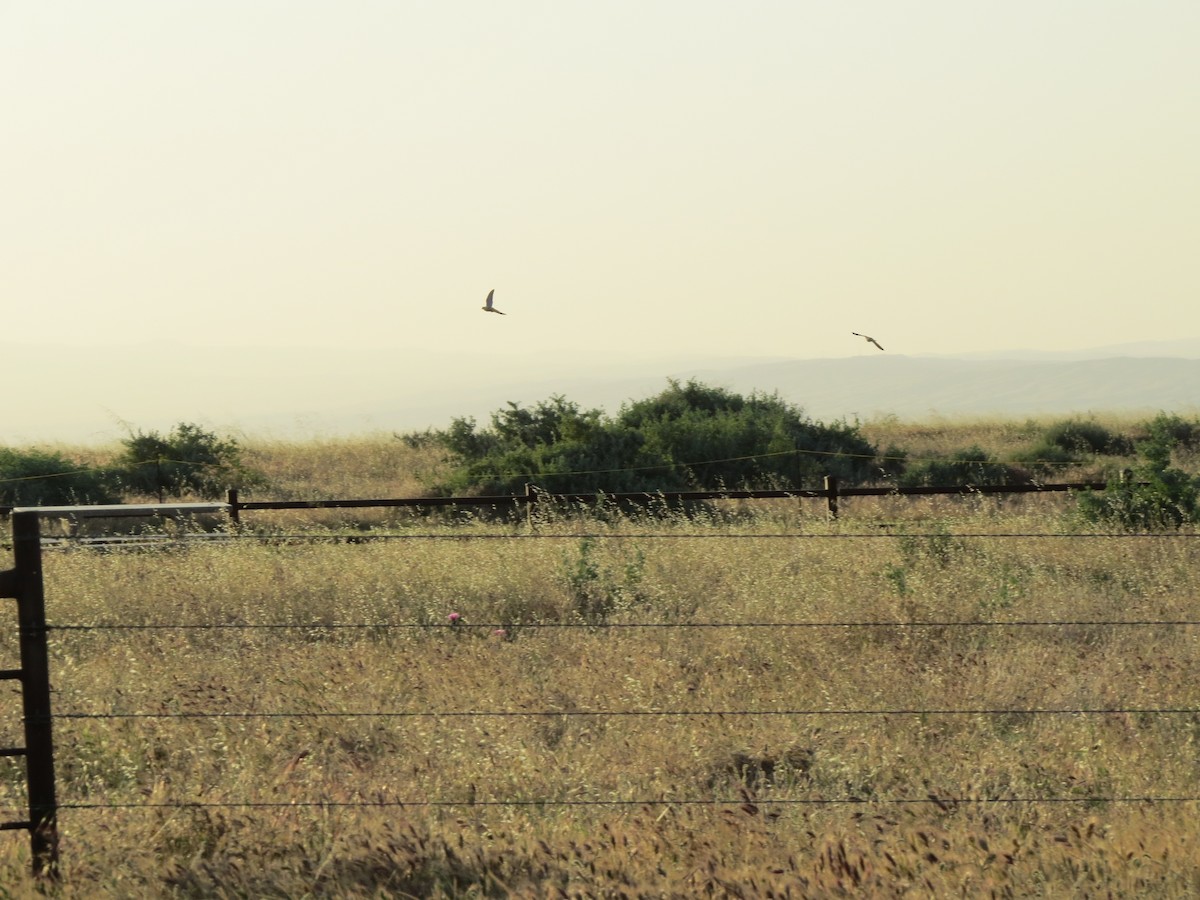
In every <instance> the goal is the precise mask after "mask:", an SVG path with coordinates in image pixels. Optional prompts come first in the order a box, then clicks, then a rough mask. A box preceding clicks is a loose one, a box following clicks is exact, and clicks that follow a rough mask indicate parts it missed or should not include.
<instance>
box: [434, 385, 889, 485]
mask: <svg viewBox="0 0 1200 900" xmlns="http://www.w3.org/2000/svg"><path fill="white" fill-rule="evenodd" d="M434 438H435V439H436V440H437V441H438V442H439V443H440V444H441V445H442V446H444V447H445V448H446V449H447V450H448V451H449V452H450V454H451V463H452V465H453V466H454V470H453V472H452V473H451V474H450V476H449V477H448V478H447V479H446V480H445V481H444V482H443V483H442V484H441V485H439V490H440V492H441V493H444V494H447V495H460V494H465V493H480V494H515V493H521V492H522V491H524V489H525V485H526V484H527V483H536V484H537V485H538V486H540V487H542V488H544V489H546V490H550V491H555V492H560V493H577V492H585V491H598V490H603V491H680V490H701V489H721V488H749V489H753V488H787V487H793V488H795V487H800V486H802V485H814V484H818V483H820V480H821V478H822V477H823V476H824V475H836V476H838V477H839V478H841V479H842V480H843V481H844V482H845V483H847V484H857V483H861V482H863V481H866V480H868V479H869V478H870V477H872V476H873V475H876V474H878V473H879V472H880V471H882V470H884V469H886V465H887V464H886V463H885V462H883V461H881V460H878V459H877V458H876V457H877V456H878V452H877V451H876V449H875V448H874V447H873V446H872V445H871V444H870V443H869V442H868V441H867V440H865V439H864V438H863V437H862V435H860V434H859V433H858V429H857V428H856V427H855V426H853V425H849V424H846V423H844V422H841V423H835V424H832V425H824V424H821V423H818V422H813V421H810V420H809V419H807V418H806V417H805V416H804V415H803V413H802V412H801V410H800V409H798V408H797V407H795V406H793V405H791V404H788V403H786V402H784V401H783V400H781V399H780V398H779V397H778V396H777V395H762V394H752V395H751V396H749V397H743V396H741V395H740V394H736V393H733V392H730V391H727V390H724V389H722V388H714V387H708V386H705V385H703V384H699V383H697V382H695V381H689V382H686V383H682V384H681V383H679V382H674V381H672V382H671V383H670V384H669V386H668V387H667V388H666V389H665V390H664V391H662V392H661V393H660V394H658V395H657V396H654V397H650V398H647V399H645V400H640V401H637V402H634V403H630V404H627V405H626V406H625V407H623V408H622V409H621V411H620V412H619V413H618V414H617V415H616V416H615V417H613V418H609V417H607V416H605V415H604V414H603V413H602V412H601V411H600V410H587V411H584V410H580V408H579V407H578V405H577V404H575V403H572V402H570V401H568V400H566V399H565V398H563V397H553V398H551V399H550V400H549V401H546V402H543V403H539V404H537V405H536V406H534V407H533V408H532V409H525V408H523V407H521V406H518V405H517V404H509V407H508V408H507V409H504V410H500V411H498V412H496V413H494V414H493V415H492V422H491V427H490V428H485V429H480V428H478V427H477V425H476V423H475V421H474V419H455V420H454V421H453V423H452V424H451V425H450V427H449V428H448V429H446V430H445V431H444V432H440V433H437V434H436V435H434Z"/></svg>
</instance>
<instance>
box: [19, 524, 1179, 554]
mask: <svg viewBox="0 0 1200 900" xmlns="http://www.w3.org/2000/svg"><path fill="white" fill-rule="evenodd" d="M877 528H878V530H877V531H831V532H767V533H762V534H755V533H747V532H723V531H717V530H712V531H702V532H701V531H679V532H673V531H646V532H635V531H620V532H617V531H612V532H603V531H576V532H558V533H549V532H545V531H532V532H523V533H508V534H495V533H492V534H485V533H470V532H443V533H434V532H421V533H417V534H395V533H389V534H378V533H363V532H354V533H318V534H314V533H312V532H293V533H278V534H276V533H262V532H259V533H248V532H244V531H237V532H195V533H187V532H182V533H178V534H135V535H108V536H99V537H87V536H84V535H78V536H62V537H55V536H50V537H43V538H42V545H43V546H44V547H45V548H46V549H48V550H62V549H76V548H78V547H102V548H105V549H112V548H121V547H125V548H128V549H141V548H143V547H149V546H160V545H166V546H172V545H180V544H185V543H188V542H193V543H198V544H220V543H235V542H256V543H261V544H279V543H285V542H286V543H293V544H370V543H383V542H388V541H545V540H550V541H563V540H642V539H644V540H708V541H713V540H721V541H729V540H733V541H739V540H740V541H758V540H805V541H823V540H896V539H909V540H911V539H936V540H950V539H963V540H975V539H981V538H1003V539H1014V538H1059V539H1066V540H1102V539H1109V540H1136V539H1156V540H1161V539H1195V538H1200V530H1191V531H1189V530H1182V529H1175V530H1172V531H1137V532H1123V531H1078V532H1076V531H1005V532H1000V531H995V532H988V531H960V532H954V531H906V530H904V529H903V528H902V527H901V526H899V525H895V524H892V523H881V524H880V525H878V526H877ZM0 547H6V548H9V549H11V543H0Z"/></svg>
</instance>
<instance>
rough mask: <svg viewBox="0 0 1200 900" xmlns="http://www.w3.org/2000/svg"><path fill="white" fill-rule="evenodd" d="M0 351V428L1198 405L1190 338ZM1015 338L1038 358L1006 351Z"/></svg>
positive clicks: (984, 412) (314, 425)
mask: <svg viewBox="0 0 1200 900" xmlns="http://www.w3.org/2000/svg"><path fill="white" fill-rule="evenodd" d="M1126 350H1135V351H1136V352H1137V353H1139V354H1142V355H1130V354H1128V353H1126V352H1124V351H1126ZM1170 351H1173V352H1175V353H1177V354H1180V355H1170ZM0 353H3V354H4V358H5V359H6V362H7V364H8V371H9V372H10V373H11V376H12V377H11V380H10V385H12V386H13V387H10V389H8V390H6V391H4V392H2V393H0V444H4V443H7V444H16V443H37V442H46V441H56V440H63V441H84V442H91V443H95V442H104V441H112V440H116V439H119V438H121V437H123V436H125V434H126V433H127V430H128V429H129V428H133V429H142V430H147V429H160V430H161V429H166V428H169V427H170V426H171V425H173V424H175V423H177V422H181V421H190V422H196V423H198V424H201V425H203V426H206V427H212V428H220V429H223V430H229V429H232V430H234V431H237V430H240V431H243V432H245V433H247V434H255V435H263V436H275V437H293V436H312V435H314V434H317V435H322V434H324V435H328V434H354V433H362V432H365V431H375V430H390V431H408V430H414V429H421V428H425V427H429V426H433V427H444V426H446V425H448V424H449V422H450V420H451V419H452V418H454V417H456V416H472V417H475V418H476V419H477V420H479V421H485V420H486V419H487V417H488V415H489V414H490V413H491V412H493V411H494V410H497V409H500V408H503V407H504V406H505V404H506V403H507V402H509V401H513V402H516V403H521V404H523V405H529V404H532V403H536V402H538V401H540V400H545V399H547V398H548V397H550V396H552V395H554V394H562V395H564V396H566V397H567V398H568V399H570V400H572V401H574V402H576V403H579V404H580V405H581V406H583V407H586V408H593V407H601V408H603V409H605V410H607V411H608V412H610V413H611V412H616V411H617V409H619V408H620V406H621V405H622V404H623V403H625V402H628V401H631V400H636V399H641V398H644V397H647V396H650V395H652V394H654V393H657V392H658V391H660V390H662V389H663V387H665V386H666V383H667V379H668V378H675V379H680V380H686V379H688V378H695V379H697V380H700V381H703V382H705V383H708V384H712V385H717V386H722V387H726V388H729V389H731V390H735V391H738V392H740V393H749V392H750V391H754V390H760V391H766V392H773V391H778V392H779V393H780V395H781V396H782V397H783V398H784V399H786V400H787V401H789V402H791V403H795V404H797V405H799V406H801V407H802V408H803V409H804V410H805V411H806V412H807V413H808V415H809V416H811V417H813V418H815V419H818V420H823V421H828V420H832V419H838V418H843V417H845V418H854V417H856V416H857V417H858V418H860V419H868V418H873V417H876V416H881V415H889V414H890V415H895V416H898V417H900V418H903V419H922V418H929V417H931V416H953V415H973V416H988V415H995V416H1003V417H1019V416H1026V415H1044V414H1063V415H1066V414H1072V413H1076V414H1083V413H1089V412H1096V413H1099V412H1131V413H1151V414H1152V413H1155V412H1158V411H1160V410H1165V411H1171V412H1176V413H1179V414H1181V415H1194V414H1196V413H1197V412H1200V358H1197V357H1200V340H1181V341H1171V342H1162V343H1160V344H1153V345H1123V346H1121V347H1116V348H1099V349H1097V350H1093V351H1087V353H1084V354H1083V355H1084V356H1085V357H1086V358H1076V357H1079V356H1080V355H1081V353H1063V354H1052V355H1048V354H1030V353H1029V352H1028V351H1013V353H1012V357H1010V358H1001V359H994V358H991V354H988V355H986V356H985V357H983V358H980V357H976V356H958V357H935V356H904V355H901V354H896V353H891V352H888V353H871V354H862V355H859V356H852V357H843V358H836V359H806V360H805V359H796V360H788V359H773V360H772V359H764V360H752V359H749V360H748V359H740V360H711V361H707V360H699V361H697V360H695V359H692V360H683V359H679V358H676V359H674V360H662V361H640V362H638V361H628V360H618V359H614V360H607V359H603V358H601V359H600V360H597V358H596V357H595V356H593V357H590V358H586V359H584V358H580V359H575V358H567V357H560V358H559V359H557V360H555V359H550V358H548V357H547V356H546V355H544V354H524V355H520V356H519V357H515V356H512V355H511V354H510V355H506V356H497V357H495V358H493V359H487V360H484V359H476V358H472V359H470V360H463V359H462V358H461V357H458V356H456V355H455V354H454V353H453V351H450V350H447V351H436V350H434V351H422V352H419V353H418V352H415V351H412V350H411V349H410V350H394V351H391V350H371V351H363V352H359V351H351V350H326V349H319V348H286V349H280V348H272V349H263V350H247V349H239V350H232V349H230V348H198V347H185V346H182V345H177V344H176V345H172V344H165V345H161V346H144V345H143V346H138V347H127V348H95V349H92V348H74V349H71V350H64V349H63V348H53V349H45V350H43V349H40V348H37V347H31V346H26V345H8V346H4V345H0ZM1022 353H1024V354H1025V355H1026V356H1029V355H1032V356H1033V357H1034V358H1017V357H1019V356H1020V355H1021V354H1022ZM1183 354H1190V356H1185V355H1183ZM481 373H486V377H481ZM18 385H20V388H19V389H17V386H18ZM126 423H127V424H126Z"/></svg>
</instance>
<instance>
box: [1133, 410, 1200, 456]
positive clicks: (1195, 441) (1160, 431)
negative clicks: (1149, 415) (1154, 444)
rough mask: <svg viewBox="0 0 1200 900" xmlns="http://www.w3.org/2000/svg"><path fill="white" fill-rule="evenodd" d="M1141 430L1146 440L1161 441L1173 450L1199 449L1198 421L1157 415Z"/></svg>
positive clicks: (1199, 425)
mask: <svg viewBox="0 0 1200 900" xmlns="http://www.w3.org/2000/svg"><path fill="white" fill-rule="evenodd" d="M1141 428H1142V429H1143V430H1144V431H1145V433H1146V438H1147V440H1152V441H1161V442H1164V443H1166V444H1167V445H1168V446H1170V447H1173V448H1181V449H1184V450H1194V449H1196V448H1200V420H1197V419H1192V420H1190V421H1189V420H1187V419H1184V418H1182V417H1180V416H1177V415H1172V414H1168V413H1159V414H1158V415H1157V416H1155V417H1154V418H1153V419H1151V420H1150V421H1148V422H1144V423H1142V426H1141Z"/></svg>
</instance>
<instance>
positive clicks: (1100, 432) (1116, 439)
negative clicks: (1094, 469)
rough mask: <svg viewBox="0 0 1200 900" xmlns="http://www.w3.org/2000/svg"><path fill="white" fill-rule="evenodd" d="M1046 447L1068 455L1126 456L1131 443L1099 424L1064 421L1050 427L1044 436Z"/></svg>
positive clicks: (1074, 420)
mask: <svg viewBox="0 0 1200 900" xmlns="http://www.w3.org/2000/svg"><path fill="white" fill-rule="evenodd" d="M1045 443H1046V445H1047V446H1051V447H1059V448H1061V449H1063V450H1065V451H1067V452H1068V453H1095V454H1106V455H1110V456H1128V455H1129V454H1131V453H1132V452H1133V442H1132V441H1130V439H1129V438H1127V437H1125V436H1123V435H1119V434H1116V433H1114V432H1112V431H1110V430H1109V429H1107V428H1105V427H1104V426H1103V425H1101V424H1100V423H1099V422H1092V421H1081V420H1079V419H1065V420H1064V421H1062V422H1056V423H1055V424H1053V425H1051V426H1050V427H1049V428H1048V429H1047V430H1046V434H1045Z"/></svg>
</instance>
